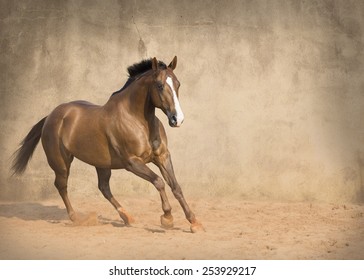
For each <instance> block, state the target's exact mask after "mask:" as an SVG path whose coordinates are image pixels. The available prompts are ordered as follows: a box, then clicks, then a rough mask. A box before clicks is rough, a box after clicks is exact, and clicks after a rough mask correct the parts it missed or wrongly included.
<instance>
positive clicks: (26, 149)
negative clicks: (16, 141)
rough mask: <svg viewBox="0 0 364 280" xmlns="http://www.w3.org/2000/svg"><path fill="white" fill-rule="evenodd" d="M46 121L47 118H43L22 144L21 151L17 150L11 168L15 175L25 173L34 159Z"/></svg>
mask: <svg viewBox="0 0 364 280" xmlns="http://www.w3.org/2000/svg"><path fill="white" fill-rule="evenodd" d="M46 119H47V117H45V118H43V119H42V120H40V121H39V122H38V123H37V124H36V125H35V126H33V128H32V129H31V130H30V131H29V133H28V135H27V136H26V137H25V138H24V139H23V141H22V142H21V143H20V147H19V149H17V150H16V151H15V153H14V154H13V163H12V166H11V169H12V170H13V174H22V173H24V171H25V169H26V167H27V165H28V162H29V161H30V159H31V158H32V155H33V152H34V150H35V148H36V147H37V145H38V142H39V139H40V137H41V135H42V129H43V125H44V122H45V120H46Z"/></svg>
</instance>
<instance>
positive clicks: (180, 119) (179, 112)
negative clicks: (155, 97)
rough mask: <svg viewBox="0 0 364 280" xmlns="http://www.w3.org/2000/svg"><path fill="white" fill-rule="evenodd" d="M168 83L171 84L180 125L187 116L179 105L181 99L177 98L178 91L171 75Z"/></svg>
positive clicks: (178, 124) (167, 80)
mask: <svg viewBox="0 0 364 280" xmlns="http://www.w3.org/2000/svg"><path fill="white" fill-rule="evenodd" d="M166 83H167V85H169V87H170V88H171V90H172V94H173V102H174V108H175V109H176V118H177V126H180V125H181V124H182V122H183V120H184V118H185V116H184V115H183V112H182V109H181V106H180V105H179V101H178V98H177V94H176V91H175V90H174V86H173V81H172V78H171V77H167V79H166Z"/></svg>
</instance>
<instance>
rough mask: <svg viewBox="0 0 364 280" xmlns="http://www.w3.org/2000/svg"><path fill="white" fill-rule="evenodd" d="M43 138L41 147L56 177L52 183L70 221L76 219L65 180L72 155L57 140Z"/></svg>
mask: <svg viewBox="0 0 364 280" xmlns="http://www.w3.org/2000/svg"><path fill="white" fill-rule="evenodd" d="M42 140H43V148H44V151H45V153H46V156H47V160H48V164H49V166H50V167H51V168H52V169H53V171H54V173H55V175H56V179H55V181H54V185H55V186H56V188H57V190H58V192H59V194H60V196H61V197H62V200H63V202H64V205H65V206H66V209H67V213H68V216H69V218H70V219H71V221H73V222H74V221H75V220H76V219H77V217H76V216H77V215H76V212H75V211H74V210H73V208H72V205H71V202H70V200H69V198H68V193H67V182H68V176H69V173H70V167H71V163H72V160H73V156H72V155H71V154H69V153H67V152H65V151H64V149H61V148H60V146H59V143H58V141H50V140H49V141H47V140H48V139H47V140H44V139H42Z"/></svg>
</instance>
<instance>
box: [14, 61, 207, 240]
mask: <svg viewBox="0 0 364 280" xmlns="http://www.w3.org/2000/svg"><path fill="white" fill-rule="evenodd" d="M176 66H177V57H176V56H175V57H174V58H173V60H172V61H171V62H170V64H169V65H168V66H167V65H166V64H165V63H164V62H162V61H158V60H157V59H156V58H155V57H154V58H152V59H147V60H142V61H141V62H139V63H135V64H133V65H132V66H129V67H128V68H127V70H128V73H129V78H128V80H127V82H126V83H125V85H124V86H123V87H122V88H121V89H120V90H118V91H116V92H114V93H113V94H112V95H111V96H110V98H109V100H108V101H107V102H106V104H105V105H103V106H99V105H94V104H92V103H90V102H87V101H73V102H69V103H64V104H61V105H59V106H58V107H56V108H55V109H54V110H53V111H52V112H51V113H50V114H49V115H48V116H46V117H44V118H43V119H41V120H40V121H39V122H38V123H37V124H35V125H34V126H33V128H32V129H31V130H30V131H29V133H28V134H27V136H26V137H25V138H24V139H23V141H22V142H21V143H20V147H19V148H18V149H17V150H16V151H15V153H14V157H13V164H12V167H11V168H12V170H13V172H14V174H18V175H21V174H23V173H24V171H25V169H26V167H27V164H28V162H29V161H30V159H31V157H32V154H33V152H34V150H35V148H36V146H37V144H38V142H39V140H41V142H42V146H43V149H44V152H45V154H46V157H47V161H48V164H49V166H50V167H51V169H52V170H53V171H54V174H55V181H54V185H55V187H56V188H57V190H58V192H59V194H60V196H61V198H62V200H63V202H64V205H65V207H66V210H67V213H68V216H69V218H70V220H71V221H72V222H75V221H77V220H78V219H79V214H78V213H76V212H75V211H74V209H73V208H72V205H71V202H70V200H69V198H68V193H67V181H68V177H69V174H70V167H71V163H72V161H73V159H74V157H76V158H77V159H79V160H81V161H83V162H85V163H87V164H90V165H92V166H95V168H96V172H97V176H98V188H99V190H100V191H101V193H102V194H103V196H104V197H105V198H106V199H107V200H108V201H109V202H110V203H111V204H112V206H113V207H114V208H115V209H116V211H117V212H118V214H119V216H120V217H121V219H122V220H123V222H124V224H125V225H126V226H130V225H131V224H132V223H133V222H134V219H133V217H132V216H131V215H130V214H128V213H127V211H126V210H125V209H124V208H123V207H122V206H121V204H120V203H119V202H118V201H117V200H116V199H115V197H114V196H113V194H112V193H111V190H110V184H109V181H110V177H111V170H112V169H125V170H127V171H129V172H131V173H133V174H135V175H136V176H139V177H141V178H143V179H145V180H147V181H149V182H150V183H152V184H153V185H154V187H155V188H156V189H157V191H158V192H159V195H160V198H161V202H162V209H163V214H162V215H161V217H160V222H161V226H162V227H163V228H166V229H169V228H173V216H172V213H171V210H172V209H171V206H170V204H169V201H168V198H167V195H166V192H165V183H164V181H163V179H162V178H161V177H160V176H158V175H157V174H156V173H155V172H153V171H152V170H151V169H150V168H149V167H148V166H147V165H146V164H147V163H153V164H155V165H156V166H157V167H158V168H159V170H160V172H161V174H162V176H163V178H164V180H165V181H166V182H167V184H168V185H169V186H170V188H171V190H172V193H173V195H174V197H175V198H176V199H177V200H178V202H179V203H180V205H181V207H182V209H183V211H184V214H185V216H186V219H187V220H188V221H189V223H190V230H191V232H193V233H194V232H197V231H204V228H203V226H202V224H201V223H200V222H199V221H198V220H197V219H196V217H195V214H194V213H193V212H192V211H191V210H190V207H189V206H188V204H187V202H186V200H185V198H184V195H183V193H182V189H181V187H180V185H179V183H178V182H177V180H176V176H175V173H174V169H173V164H172V160H171V154H170V152H169V150H168V146H167V136H166V132H165V129H164V127H163V124H162V122H161V121H160V120H159V119H158V118H157V117H156V116H155V111H156V108H158V109H161V110H162V111H163V112H164V114H165V115H166V116H167V118H168V123H169V125H170V126H171V127H179V126H181V124H182V123H183V120H184V114H183V112H182V109H181V106H180V103H179V99H178V98H179V87H180V82H179V81H178V79H177V77H176V75H175V74H174V72H173V70H175V68H176Z"/></svg>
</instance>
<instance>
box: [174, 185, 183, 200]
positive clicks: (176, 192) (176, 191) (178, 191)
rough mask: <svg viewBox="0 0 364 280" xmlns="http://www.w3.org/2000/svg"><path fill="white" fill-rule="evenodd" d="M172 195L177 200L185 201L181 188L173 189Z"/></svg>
mask: <svg viewBox="0 0 364 280" xmlns="http://www.w3.org/2000/svg"><path fill="white" fill-rule="evenodd" d="M172 193H173V195H174V197H175V198H176V199H177V200H181V199H183V193H182V189H181V187H180V186H177V187H174V188H172Z"/></svg>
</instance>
